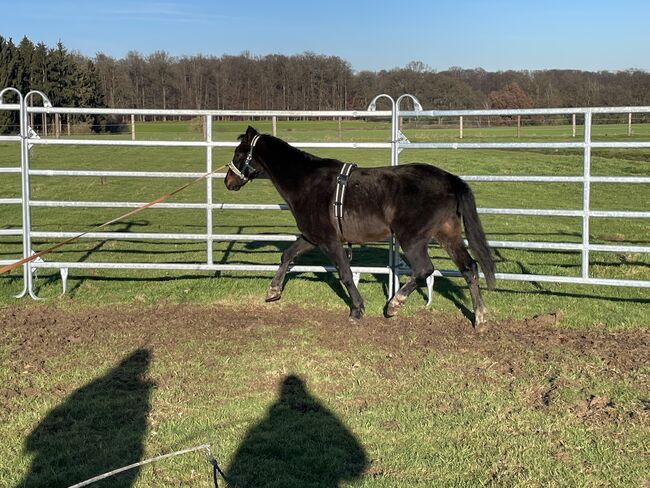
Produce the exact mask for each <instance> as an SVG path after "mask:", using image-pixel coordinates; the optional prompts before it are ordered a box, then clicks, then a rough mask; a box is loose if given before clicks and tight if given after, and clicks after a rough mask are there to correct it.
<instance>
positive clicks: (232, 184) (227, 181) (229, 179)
mask: <svg viewBox="0 0 650 488" xmlns="http://www.w3.org/2000/svg"><path fill="white" fill-rule="evenodd" d="M223 183H224V185H226V188H227V189H228V190H230V191H238V190H239V189H240V188H241V187H242V186H244V185H245V183H242V182H240V180H239V178H237V177H236V176H235V175H232V174H230V173H228V174H227V175H226V177H225V178H224V180H223Z"/></svg>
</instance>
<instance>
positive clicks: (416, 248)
mask: <svg viewBox="0 0 650 488" xmlns="http://www.w3.org/2000/svg"><path fill="white" fill-rule="evenodd" d="M428 243H429V241H428V239H427V240H422V241H418V242H417V243H415V244H411V245H410V246H408V247H407V248H406V249H403V250H404V254H405V255H406V259H408V262H409V264H410V265H411V269H412V270H413V272H412V273H411V279H410V280H408V281H407V282H406V283H405V284H404V285H403V286H402V287H401V288H400V289H399V290H397V293H395V296H393V298H391V300H390V301H389V302H388V305H387V306H386V315H387V316H388V317H392V316H394V315H395V314H396V313H397V312H398V311H399V309H400V307H401V306H402V304H403V303H404V302H405V301H406V299H407V298H408V296H409V295H410V294H411V293H413V291H414V290H415V289H417V288H418V286H420V285H421V284H423V283H425V282H426V279H427V278H428V277H429V276H430V275H431V274H432V273H433V264H431V259H430V258H429V252H428V247H427V246H428Z"/></svg>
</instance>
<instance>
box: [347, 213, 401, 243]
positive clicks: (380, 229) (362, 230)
mask: <svg viewBox="0 0 650 488" xmlns="http://www.w3.org/2000/svg"><path fill="white" fill-rule="evenodd" d="M389 235H390V228H389V227H388V225H386V222H384V221H381V220H379V219H375V218H372V217H366V218H355V219H349V220H348V221H345V220H344V225H343V237H344V238H345V240H346V241H348V242H355V243H361V242H369V241H381V240H384V239H385V238H386V237H388V236H389Z"/></svg>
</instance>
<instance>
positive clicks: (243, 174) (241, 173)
mask: <svg viewBox="0 0 650 488" xmlns="http://www.w3.org/2000/svg"><path fill="white" fill-rule="evenodd" d="M259 138H260V135H259V134H257V135H256V136H255V137H253V140H252V141H251V147H250V149H249V150H248V155H247V156H246V161H244V164H243V165H242V167H241V170H240V169H238V168H237V166H235V163H234V162H233V161H230V162H229V163H228V167H229V168H230V169H231V171H232V172H233V173H235V174H236V175H237V177H238V178H239V179H240V180H242V181H243V182H244V183H246V182H247V181H248V180H250V175H251V173H252V172H253V171H255V168H253V166H251V164H250V163H251V161H252V160H253V148H254V147H255V144H257V141H258V139H259Z"/></svg>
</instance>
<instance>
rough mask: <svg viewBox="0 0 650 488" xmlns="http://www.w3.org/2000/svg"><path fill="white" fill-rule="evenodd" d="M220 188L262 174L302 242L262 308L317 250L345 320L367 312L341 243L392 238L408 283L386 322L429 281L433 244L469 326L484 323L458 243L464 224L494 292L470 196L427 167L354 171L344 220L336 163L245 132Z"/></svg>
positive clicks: (472, 272)
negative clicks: (466, 306)
mask: <svg viewBox="0 0 650 488" xmlns="http://www.w3.org/2000/svg"><path fill="white" fill-rule="evenodd" d="M239 139H240V141H241V143H240V144H239V146H237V148H236V149H235V153H234V155H233V160H232V162H231V163H230V169H229V170H228V173H227V174H226V178H225V181H224V182H225V184H226V187H227V188H228V189H229V190H239V189H240V188H241V187H242V186H244V185H245V184H246V183H247V182H248V181H250V180H253V179H255V178H256V177H257V176H259V175H260V174H262V173H264V174H266V175H267V176H268V177H269V178H270V179H271V181H272V182H273V185H274V186H275V188H276V189H277V190H278V192H279V193H280V195H282V197H283V198H284V200H285V201H286V202H287V204H288V205H289V208H290V210H291V212H292V214H293V216H294V218H295V219H296V223H297V225H298V229H300V232H301V233H302V234H301V235H300V237H299V238H298V239H297V240H296V241H295V242H294V243H293V244H292V245H291V246H290V247H289V248H288V249H286V250H285V251H284V253H283V254H282V259H281V261H280V267H279V269H278V271H277V273H276V274H275V276H274V278H273V280H272V281H271V286H270V287H269V290H268V293H267V295H266V301H269V302H270V301H274V300H279V299H280V295H281V293H282V288H283V284H284V277H285V275H286V272H287V269H288V267H289V265H290V264H291V262H292V261H293V260H294V258H296V256H298V255H300V254H302V253H303V252H305V251H307V250H309V249H313V248H314V247H316V246H317V247H319V248H320V249H321V250H322V252H323V253H324V254H325V255H326V256H328V257H329V258H330V259H331V260H332V261H333V262H334V264H335V265H336V267H337V268H338V271H339V275H340V278H341V282H342V283H343V285H345V287H346V288H347V290H348V293H349V294H350V298H351V300H352V307H351V309H350V319H351V320H358V319H359V318H361V316H362V315H363V312H364V305H363V299H362V298H361V295H360V294H359V291H358V290H357V287H356V286H355V284H354V281H353V279H352V271H351V269H350V263H349V260H348V258H347V256H346V252H345V249H344V247H343V243H345V242H350V243H362V242H368V241H379V240H382V239H385V238H386V237H387V236H389V235H390V233H391V232H393V233H394V234H395V237H396V239H397V241H398V242H399V244H400V246H401V248H402V250H403V252H404V254H405V256H406V259H407V260H408V262H409V264H410V266H411V269H412V270H413V273H412V276H411V279H410V280H409V281H408V282H407V283H406V284H405V285H403V286H402V287H401V288H400V289H399V290H398V291H397V293H396V294H395V296H393V297H392V299H391V300H390V301H389V302H388V305H387V307H386V315H388V316H389V317H390V316H393V315H395V314H396V313H397V311H398V310H399V308H400V307H401V306H402V304H403V303H404V302H405V301H406V299H407V297H408V296H409V295H410V294H411V292H413V291H414V290H415V289H416V288H417V287H418V286H419V284H422V283H423V282H425V280H426V278H427V277H428V276H429V275H431V274H432V273H433V265H432V264H431V260H430V259H429V254H428V244H429V242H430V241H431V240H432V239H435V240H436V241H437V242H438V243H439V244H440V245H441V246H442V247H443V248H444V249H445V250H446V251H447V252H448V253H449V255H450V256H451V259H452V260H453V261H454V263H455V264H456V266H458V269H459V270H460V272H461V273H462V275H463V277H464V278H465V280H466V281H467V284H468V285H469V290H470V293H471V296H472V304H473V307H474V323H475V326H476V327H480V326H481V325H482V324H483V323H484V322H485V306H484V305H483V300H482V298H481V292H480V290H479V284H478V268H477V265H476V262H475V261H474V260H473V259H472V258H471V257H470V255H469V253H468V252H467V249H466V248H465V244H464V242H463V238H462V235H461V223H460V221H461V217H462V219H463V222H464V225H465V232H466V234H467V239H468V241H469V244H470V247H471V248H472V250H473V251H474V254H475V256H476V258H477V259H478V262H479V263H480V265H481V268H482V269H483V273H484V274H485V278H486V280H487V283H488V286H489V287H490V288H493V287H494V279H495V278H494V272H495V266H494V262H493V260H492V253H491V251H490V248H489V246H488V244H487V241H486V238H485V234H484V232H483V228H482V226H481V222H480V220H479V218H478V214H477V212H476V203H475V201H474V195H473V194H472V191H471V190H470V188H469V187H468V186H467V184H466V183H465V182H464V181H462V180H461V179H460V178H459V177H457V176H455V175H452V174H450V173H447V172H446V171H443V170H442V169H440V168H436V167H435V166H432V165H429V164H405V165H402V166H396V167H379V168H357V169H355V170H353V171H352V172H351V173H350V175H349V178H348V183H347V190H346V193H345V195H346V196H345V201H344V206H343V218H342V219H341V220H340V221H339V219H337V217H336V215H335V205H334V203H335V194H336V193H337V179H339V175H340V172H341V169H342V167H343V165H344V163H342V162H341V161H338V160H336V159H326V158H320V157H318V156H314V155H312V154H309V153H306V152H304V151H301V150H299V149H296V148H294V147H292V146H291V145H289V144H287V143H286V142H284V141H282V140H281V139H278V138H276V137H273V136H270V135H266V134H265V135H261V134H259V133H258V132H257V131H256V130H255V129H254V128H252V127H248V130H247V131H246V133H245V134H242V135H241V136H240V138H239Z"/></svg>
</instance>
